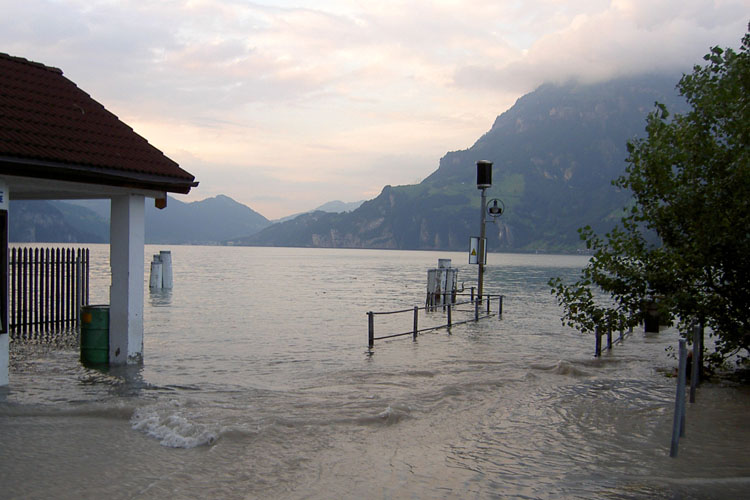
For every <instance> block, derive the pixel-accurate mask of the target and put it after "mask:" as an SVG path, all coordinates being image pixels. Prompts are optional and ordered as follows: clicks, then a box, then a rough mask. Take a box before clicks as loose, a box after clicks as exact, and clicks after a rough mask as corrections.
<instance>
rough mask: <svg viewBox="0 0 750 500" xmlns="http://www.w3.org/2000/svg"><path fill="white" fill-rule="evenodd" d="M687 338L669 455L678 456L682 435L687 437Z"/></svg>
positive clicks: (679, 375)
mask: <svg viewBox="0 0 750 500" xmlns="http://www.w3.org/2000/svg"><path fill="white" fill-rule="evenodd" d="M685 344H686V340H685V339H684V338H681V339H680V363H679V365H678V368H677V394H676V395H675V400H674V420H673V422H672V445H671V446H670V449H669V456H670V457H672V458H675V457H676V456H677V446H678V443H679V441H680V438H681V437H685V369H686V367H687V348H686V347H685Z"/></svg>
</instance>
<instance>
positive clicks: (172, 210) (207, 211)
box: [146, 195, 271, 244]
mask: <svg viewBox="0 0 750 500" xmlns="http://www.w3.org/2000/svg"><path fill="white" fill-rule="evenodd" d="M269 224H271V222H270V221H269V220H268V219H266V218H265V217H263V216H262V215H260V214H259V213H258V212H256V211H254V210H253V209H251V208H249V207H247V206H246V205H243V204H241V203H239V202H236V201H234V200H233V199H232V198H230V197H228V196H224V195H219V196H215V197H213V198H206V199H205V200H201V201H194V202H191V203H185V202H182V201H178V200H176V199H174V198H171V197H170V198H169V200H168V201H167V208H165V209H164V210H159V209H157V208H155V207H154V206H153V205H152V204H149V205H148V207H147V208H146V242H147V243H173V244H187V243H192V244H213V243H219V242H223V241H226V240H229V239H232V238H237V237H239V236H242V235H247V234H253V233H256V232H258V231H260V230H261V229H263V228H264V227H266V226H268V225H269Z"/></svg>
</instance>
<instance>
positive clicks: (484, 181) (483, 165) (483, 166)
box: [477, 160, 492, 302]
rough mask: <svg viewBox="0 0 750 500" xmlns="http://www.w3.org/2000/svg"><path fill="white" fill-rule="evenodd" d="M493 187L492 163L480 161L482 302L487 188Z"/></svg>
mask: <svg viewBox="0 0 750 500" xmlns="http://www.w3.org/2000/svg"><path fill="white" fill-rule="evenodd" d="M490 186H492V162H490V161H485V160H479V161H478V162H477V188H478V189H481V190H482V202H481V206H480V207H479V211H480V212H481V218H480V224H479V245H478V246H479V248H478V250H479V255H477V263H478V264H479V266H478V267H479V270H478V276H477V298H478V299H479V301H480V302H481V300H482V291H483V288H484V256H485V255H486V252H487V249H486V248H485V243H484V239H485V235H486V230H485V227H484V226H485V223H486V220H487V188H488V187H490Z"/></svg>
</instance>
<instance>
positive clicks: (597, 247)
mask: <svg viewBox="0 0 750 500" xmlns="http://www.w3.org/2000/svg"><path fill="white" fill-rule="evenodd" d="M704 60H705V61H706V64H705V65H704V66H700V65H696V66H695V67H694V68H693V72H692V73H691V74H688V75H684V76H683V77H682V79H681V80H680V82H679V84H678V86H677V88H678V90H679V92H680V94H681V95H683V96H684V97H685V98H686V100H687V101H688V104H689V105H690V107H691V109H690V110H689V111H688V112H686V113H684V114H677V115H675V116H674V117H672V118H671V119H670V114H669V112H668V111H667V108H666V106H665V105H663V104H659V103H657V104H656V109H655V110H654V111H653V112H652V113H651V114H649V116H648V118H647V121H646V132H647V137H646V138H644V139H640V140H635V141H633V142H631V143H629V144H628V153H629V156H628V159H627V162H628V167H627V169H626V173H625V175H623V176H621V177H620V178H618V179H617V180H615V181H614V182H613V184H614V185H615V186H617V187H619V188H621V189H629V190H630V191H632V193H633V195H634V204H633V205H632V206H631V207H630V208H629V209H628V211H627V212H626V214H625V215H624V216H623V217H622V219H621V223H620V224H619V225H618V226H617V227H616V228H615V229H614V230H612V231H611V232H609V233H607V234H606V235H605V236H604V237H603V238H602V237H599V236H598V235H596V234H595V233H594V232H593V231H592V230H591V228H588V227H586V228H583V229H581V230H579V232H580V236H581V239H583V240H584V241H585V242H586V245H587V247H588V248H589V249H591V250H592V251H593V257H592V258H591V260H590V261H589V264H588V265H587V267H586V268H585V269H583V271H582V273H581V276H580V278H579V279H578V281H577V282H575V283H573V284H566V283H564V282H563V281H562V280H560V279H559V278H555V279H552V280H550V286H551V287H552V293H553V294H554V295H556V296H557V300H558V302H559V303H560V305H561V306H562V307H563V311H564V312H563V318H562V319H563V323H564V324H568V325H570V326H573V327H577V328H579V329H581V330H582V331H591V330H592V329H593V328H594V326H595V325H601V326H603V327H605V328H610V327H611V328H619V327H621V326H622V325H633V324H636V323H638V322H640V320H641V318H642V311H643V310H644V307H645V304H646V303H648V302H650V301H653V300H658V302H659V304H660V307H661V309H662V312H663V313H666V314H667V315H669V316H672V317H676V318H677V319H678V320H679V321H680V322H681V323H682V326H686V325H687V324H688V323H690V322H692V321H702V322H703V323H704V324H705V325H706V326H708V327H709V328H710V329H711V330H713V332H714V333H715V334H716V337H717V340H716V354H717V355H718V356H716V357H715V359H719V358H725V357H726V356H728V355H730V354H734V353H740V354H742V355H743V356H747V354H748V349H749V348H750V258H749V256H750V106H749V105H748V104H749V100H750V97H749V96H750V33H747V34H745V36H744V38H743V40H742V47H741V49H740V51H739V52H735V51H734V50H732V49H726V50H722V49H721V48H719V47H714V48H712V49H711V51H710V53H709V54H707V55H706V56H705V57H704ZM592 288H593V289H594V290H595V291H596V292H597V293H598V294H599V295H597V293H595V292H594V291H592ZM602 297H604V298H605V299H607V300H606V301H603V300H601V298H602Z"/></svg>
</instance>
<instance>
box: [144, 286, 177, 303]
mask: <svg viewBox="0 0 750 500" xmlns="http://www.w3.org/2000/svg"><path fill="white" fill-rule="evenodd" d="M148 300H149V303H150V305H151V307H166V306H169V305H170V304H171V303H172V289H171V288H150V289H149V291H148Z"/></svg>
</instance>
